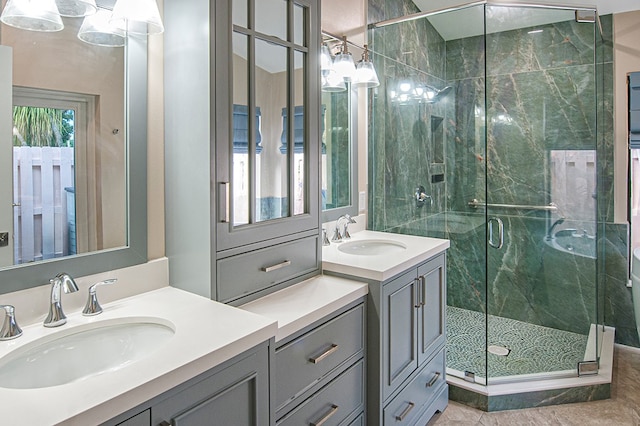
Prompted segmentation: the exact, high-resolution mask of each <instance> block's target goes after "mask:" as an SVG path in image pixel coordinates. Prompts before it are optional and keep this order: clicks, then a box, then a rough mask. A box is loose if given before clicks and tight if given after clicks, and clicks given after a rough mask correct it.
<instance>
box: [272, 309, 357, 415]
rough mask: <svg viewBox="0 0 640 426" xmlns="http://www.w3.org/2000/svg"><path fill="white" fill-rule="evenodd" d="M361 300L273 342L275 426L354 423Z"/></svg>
mask: <svg viewBox="0 0 640 426" xmlns="http://www.w3.org/2000/svg"><path fill="white" fill-rule="evenodd" d="M365 322H366V312H365V304H364V302H363V301H358V302H355V303H352V304H351V305H349V306H347V307H345V308H343V309H341V310H339V311H337V312H335V313H333V314H331V315H329V316H328V317H325V318H324V319H322V320H320V321H318V322H317V323H315V324H312V325H311V326H310V327H308V328H306V329H304V330H302V331H301V332H299V333H296V334H295V335H293V336H290V337H289V338H287V339H285V340H284V341H282V342H279V343H278V347H277V348H276V354H275V361H274V381H273V386H272V388H273V394H274V405H275V410H276V419H277V422H276V425H278V426H289V425H291V426H294V425H295V426H297V425H320V424H322V425H325V426H330V425H350V424H359V423H358V422H357V420H358V419H360V418H362V416H363V415H364V407H365V373H366V371H365V357H364V353H365Z"/></svg>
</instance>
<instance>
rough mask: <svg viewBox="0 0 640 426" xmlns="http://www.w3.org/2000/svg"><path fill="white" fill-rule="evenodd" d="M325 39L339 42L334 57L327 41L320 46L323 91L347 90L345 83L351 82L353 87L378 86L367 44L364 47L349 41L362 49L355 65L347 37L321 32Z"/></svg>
mask: <svg viewBox="0 0 640 426" xmlns="http://www.w3.org/2000/svg"><path fill="white" fill-rule="evenodd" d="M322 34H323V36H324V37H326V39H327V40H328V39H332V40H335V41H337V42H338V43H339V46H340V47H339V51H338V53H337V55H336V57H335V59H334V58H333V56H332V55H331V49H332V48H333V47H335V46H336V45H333V47H331V48H330V47H329V44H328V43H323V44H322V46H321V48H320V74H321V78H322V80H321V81H322V91H323V92H342V91H345V90H347V85H346V83H351V84H352V85H353V87H364V88H372V87H378V86H379V85H380V81H379V80H378V74H377V73H376V70H375V67H374V65H373V62H372V61H371V58H370V54H371V51H370V50H369V46H368V45H366V44H365V45H364V47H361V46H358V45H356V44H353V43H351V45H352V46H355V47H357V48H358V49H362V51H363V53H362V60H360V61H359V62H358V65H357V67H356V65H355V63H354V61H353V56H352V55H351V53H349V50H348V48H347V43H349V42H348V41H347V37H346V36H342V37H341V38H339V37H337V36H334V35H332V34H330V33H327V32H324V31H323V32H322Z"/></svg>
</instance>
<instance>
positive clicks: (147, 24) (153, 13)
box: [110, 0, 164, 35]
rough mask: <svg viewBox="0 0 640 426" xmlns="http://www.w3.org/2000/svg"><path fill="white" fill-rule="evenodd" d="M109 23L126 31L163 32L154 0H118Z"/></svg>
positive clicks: (143, 33)
mask: <svg viewBox="0 0 640 426" xmlns="http://www.w3.org/2000/svg"><path fill="white" fill-rule="evenodd" d="M110 22H111V24H112V25H114V26H115V27H117V28H120V29H122V30H124V31H126V32H127V33H132V34H140V35H148V34H160V33H162V32H164V25H163V24H162V19H161V18H160V11H159V10H158V5H157V3H156V0H118V1H117V2H116V5H115V6H114V7H113V15H112V16H111V20H110Z"/></svg>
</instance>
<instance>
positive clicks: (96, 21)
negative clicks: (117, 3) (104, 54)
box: [78, 9, 127, 47]
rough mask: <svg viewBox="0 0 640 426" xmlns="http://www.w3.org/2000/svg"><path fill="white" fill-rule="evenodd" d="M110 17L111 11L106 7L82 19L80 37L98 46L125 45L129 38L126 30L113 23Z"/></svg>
mask: <svg viewBox="0 0 640 426" xmlns="http://www.w3.org/2000/svg"><path fill="white" fill-rule="evenodd" d="M110 19H111V11H110V10H106V9H99V10H98V11H97V12H96V13H95V14H93V15H91V16H87V17H86V18H84V21H82V26H81V27H80V30H79V31H78V38H79V39H80V40H82V41H84V42H85V43H89V44H93V45H96V46H105V47H122V46H124V45H125V42H126V39H127V36H126V34H125V32H124V31H123V30H122V29H120V28H116V27H114V26H113V25H111V23H110V22H109V20H110Z"/></svg>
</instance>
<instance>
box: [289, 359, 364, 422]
mask: <svg viewBox="0 0 640 426" xmlns="http://www.w3.org/2000/svg"><path fill="white" fill-rule="evenodd" d="M363 407H364V361H363V360H360V361H358V362H357V363H356V364H354V365H353V366H351V367H350V368H349V369H348V370H346V371H345V372H344V373H343V374H341V375H340V376H338V377H336V378H335V379H334V380H333V381H332V382H331V383H329V384H328V385H327V386H325V387H324V388H322V389H321V390H320V391H319V392H318V393H316V394H314V395H313V396H311V397H310V398H309V399H307V400H306V401H305V402H303V403H302V404H301V405H300V406H298V407H297V408H296V409H295V410H293V411H292V412H291V413H289V414H288V415H287V416H285V417H284V418H282V419H281V420H280V421H279V422H278V423H277V425H278V426H300V425H307V426H313V425H322V426H333V425H339V424H341V423H342V422H343V421H345V419H347V418H348V417H349V416H350V415H352V414H353V415H355V414H356V413H357V412H359V411H361V410H362V408H363Z"/></svg>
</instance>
